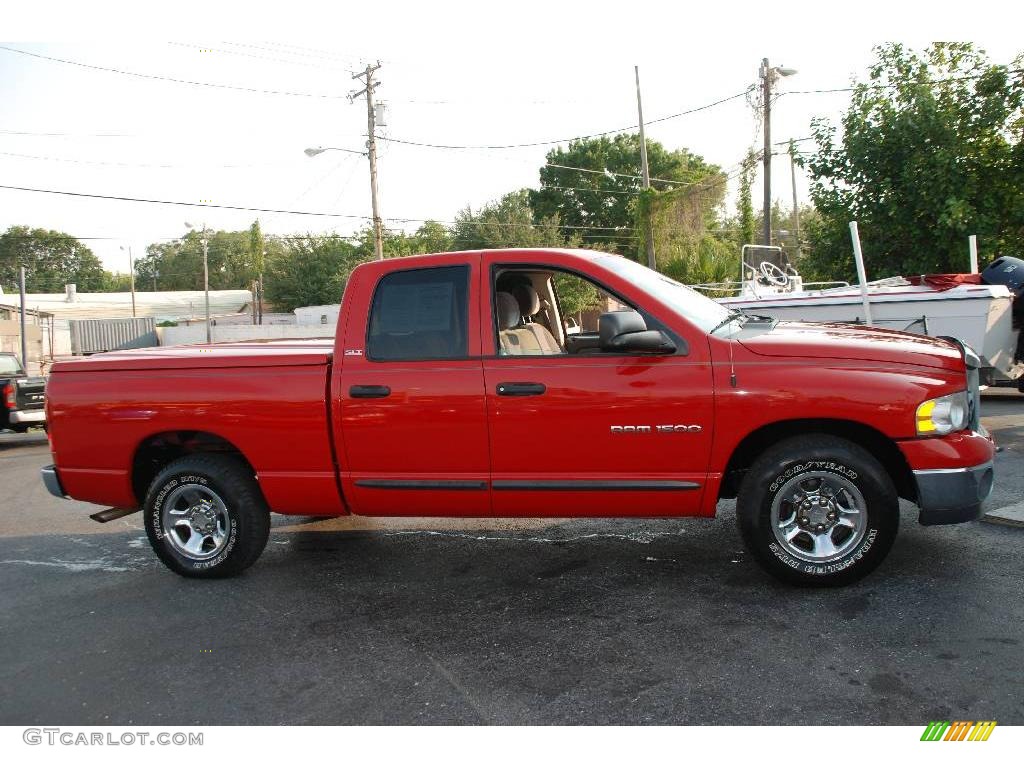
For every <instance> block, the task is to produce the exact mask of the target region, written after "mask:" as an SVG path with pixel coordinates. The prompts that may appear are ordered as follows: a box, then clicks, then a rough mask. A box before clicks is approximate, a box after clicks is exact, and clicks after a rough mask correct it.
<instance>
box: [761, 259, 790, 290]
mask: <svg viewBox="0 0 1024 768" xmlns="http://www.w3.org/2000/svg"><path fill="white" fill-rule="evenodd" d="M760 272H761V277H763V278H764V279H765V280H766V281H767V282H768V283H770V284H771V285H778V286H786V285H789V275H787V274H786V273H785V272H783V271H782V267H780V266H779V265H778V264H773V263H772V262H770V261H762V262H761V266H760Z"/></svg>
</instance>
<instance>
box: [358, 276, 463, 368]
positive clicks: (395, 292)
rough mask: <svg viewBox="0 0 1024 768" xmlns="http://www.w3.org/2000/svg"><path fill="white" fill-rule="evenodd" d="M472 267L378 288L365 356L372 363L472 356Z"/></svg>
mask: <svg viewBox="0 0 1024 768" xmlns="http://www.w3.org/2000/svg"><path fill="white" fill-rule="evenodd" d="M468 288H469V267H466V266H460V267H436V268H432V269H411V270H408V271H405V272H393V273H391V274H390V275H386V276H385V277H384V278H382V279H381V281H380V282H379V283H378V284H377V290H376V292H375V293H374V295H373V307H372V308H371V310H370V325H369V330H368V334H367V335H368V338H367V341H366V355H367V357H368V358H369V359H371V360H450V359H453V358H464V357H466V356H467V355H468V354H469V352H468V342H467V337H466V319H467V316H468V314H469V309H468Z"/></svg>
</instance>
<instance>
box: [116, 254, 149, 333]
mask: <svg viewBox="0 0 1024 768" xmlns="http://www.w3.org/2000/svg"><path fill="white" fill-rule="evenodd" d="M124 249H125V248H124V246H123V245H122V246H121V250H122V251H123V250H124ZM128 275H129V279H130V280H131V286H132V287H131V290H132V317H136V314H135V258H134V257H133V256H132V247H131V246H130V245H129V246H128ZM153 290H154V291H155V290H156V273H155V272H154V273H153Z"/></svg>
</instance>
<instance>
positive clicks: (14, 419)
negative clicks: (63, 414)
mask: <svg viewBox="0 0 1024 768" xmlns="http://www.w3.org/2000/svg"><path fill="white" fill-rule="evenodd" d="M7 419H8V420H9V421H10V422H11V424H42V423H43V422H45V421H46V411H44V410H43V409H42V408H40V409H39V410H36V411H10V412H9V413H8V414H7Z"/></svg>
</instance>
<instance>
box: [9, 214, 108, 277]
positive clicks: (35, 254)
mask: <svg viewBox="0 0 1024 768" xmlns="http://www.w3.org/2000/svg"><path fill="white" fill-rule="evenodd" d="M21 267H25V286H26V290H27V291H28V292H29V293H62V292H63V291H64V286H65V285H67V284H69V283H74V284H75V285H76V286H77V288H78V290H79V291H82V292H87V291H101V290H103V286H104V281H105V280H106V273H105V272H104V270H103V265H102V264H101V263H100V260H99V259H98V258H96V255H95V254H94V253H93V252H92V251H91V250H89V248H88V247H86V246H85V245H84V244H83V243H82V242H81V241H79V240H77V239H76V238H74V237H72V236H71V235H68V234H65V233H64V232H57V231H55V230H52V229H29V228H28V227H20V226H14V227H11V228H9V229H8V230H7V231H6V232H4V233H3V234H2V235H0V286H3V289H4V290H5V291H7V292H14V291H17V289H18V277H19V270H20V268H21Z"/></svg>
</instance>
